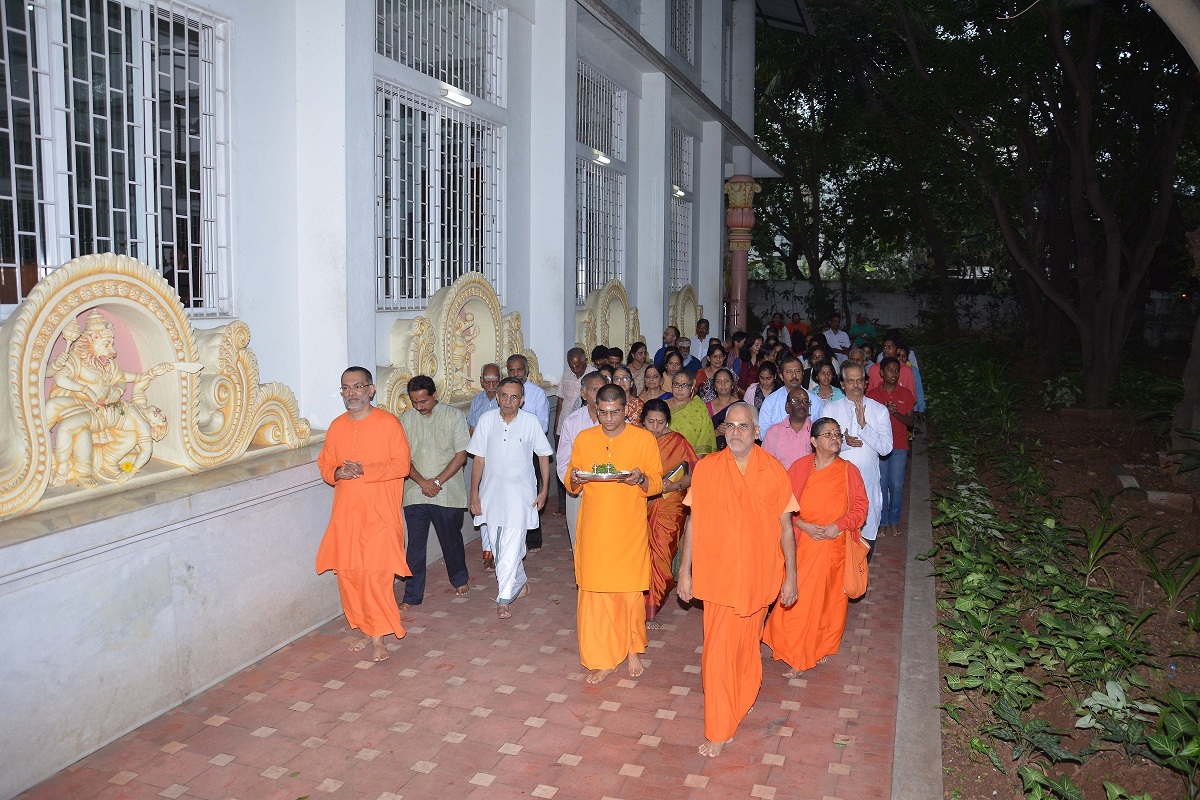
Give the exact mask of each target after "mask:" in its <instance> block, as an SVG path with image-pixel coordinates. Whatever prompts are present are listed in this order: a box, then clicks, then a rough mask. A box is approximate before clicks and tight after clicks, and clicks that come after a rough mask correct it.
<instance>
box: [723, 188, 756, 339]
mask: <svg viewBox="0 0 1200 800" xmlns="http://www.w3.org/2000/svg"><path fill="white" fill-rule="evenodd" d="M761 191H762V187H761V186H759V185H758V184H757V183H755V182H754V178H751V177H750V176H749V175H734V176H733V177H732V178H730V179H729V180H727V181H726V182H725V197H726V199H727V200H728V206H727V207H726V209H725V225H726V227H727V228H728V229H729V259H730V276H729V320H728V322H727V325H728V329H729V330H730V331H736V330H745V329H746V324H747V315H746V310H747V298H748V296H749V292H750V273H749V269H748V266H747V259H748V258H749V256H750V232H751V230H753V228H754V195H755V194H757V193H759V192H761Z"/></svg>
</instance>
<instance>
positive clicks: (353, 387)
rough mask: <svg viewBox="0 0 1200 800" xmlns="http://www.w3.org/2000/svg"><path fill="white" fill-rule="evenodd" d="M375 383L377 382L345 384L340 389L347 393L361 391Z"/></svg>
mask: <svg viewBox="0 0 1200 800" xmlns="http://www.w3.org/2000/svg"><path fill="white" fill-rule="evenodd" d="M374 385H375V384H373V383H352V384H350V385H349V386H343V387H342V388H341V389H340V390H339V391H341V392H342V394H345V393H346V392H361V391H363V390H364V389H366V388H368V387H370V386H374Z"/></svg>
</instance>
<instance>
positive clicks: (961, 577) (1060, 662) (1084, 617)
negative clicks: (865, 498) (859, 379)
mask: <svg viewBox="0 0 1200 800" xmlns="http://www.w3.org/2000/svg"><path fill="white" fill-rule="evenodd" d="M990 352H994V348H993V349H990V350H989V349H988V348H983V349H981V350H974V351H971V350H967V349H964V348H962V347H958V346H955V347H946V348H942V347H927V348H924V349H923V350H922V355H923V364H924V365H927V366H926V367H925V370H924V372H925V374H926V375H928V377H927V378H926V387H927V391H926V396H927V397H928V398H930V405H929V412H928V413H929V415H930V425H931V428H932V429H934V430H936V431H937V435H938V441H937V442H936V452H937V456H938V458H939V459H940V460H941V462H942V463H943V464H944V465H945V466H946V468H947V470H948V471H949V473H950V477H949V480H948V481H947V484H948V485H946V486H945V487H943V488H942V489H940V490H939V491H938V493H937V496H936V497H935V508H936V513H935V519H934V521H933V523H934V525H935V526H936V528H937V529H938V532H939V537H938V544H937V547H936V548H935V549H934V551H933V552H932V553H929V554H926V555H927V557H929V558H932V559H933V561H934V563H935V572H936V574H937V577H938V579H939V592H938V601H937V602H938V607H939V609H941V611H942V621H941V623H940V624H939V630H940V633H941V640H942V647H941V653H942V657H943V659H944V661H945V664H946V669H945V680H946V686H947V688H948V689H949V690H950V691H952V692H955V693H956V701H961V702H966V703H970V704H971V705H973V706H974V707H975V708H976V709H978V710H980V711H983V712H984V714H985V721H984V722H983V723H982V724H981V726H980V729H979V735H978V736H975V737H973V739H972V743H971V750H972V752H974V753H977V754H979V755H983V756H986V757H987V758H988V759H989V761H991V762H992V763H993V764H994V765H995V766H996V767H997V769H1000V770H1001V771H1006V767H1005V765H1006V763H1016V764H1017V766H1018V773H1019V774H1020V776H1021V780H1022V782H1023V785H1024V786H1025V791H1026V796H1027V797H1042V798H1059V800H1062V799H1063V798H1069V797H1076V796H1079V795H1078V789H1077V788H1076V787H1074V785H1073V784H1072V783H1071V782H1070V781H1069V780H1067V779H1053V778H1050V777H1048V775H1047V771H1046V769H1044V768H1043V767H1042V766H1040V765H1046V764H1055V763H1060V762H1081V761H1083V760H1085V759H1086V758H1088V757H1089V756H1090V755H1091V754H1092V753H1093V752H1096V751H1097V750H1098V749H1100V748H1103V747H1105V744H1104V743H1109V744H1108V745H1107V748H1108V749H1112V745H1118V746H1119V747H1121V748H1122V749H1123V750H1124V751H1125V753H1127V754H1128V755H1130V756H1135V755H1138V756H1145V757H1153V752H1152V751H1151V750H1150V748H1149V746H1148V744H1147V736H1146V730H1147V727H1148V726H1149V725H1152V724H1153V716H1152V715H1153V714H1155V713H1156V710H1157V709H1156V708H1155V706H1154V705H1153V704H1151V703H1149V702H1148V701H1147V700H1146V699H1145V698H1144V697H1141V696H1137V697H1134V696H1131V695H1130V691H1131V690H1137V691H1138V692H1142V691H1144V690H1145V688H1146V685H1145V682H1144V681H1142V680H1141V678H1140V677H1139V676H1138V674H1137V670H1138V669H1139V668H1141V667H1143V666H1146V665H1147V658H1148V652H1149V650H1148V646H1147V644H1146V643H1145V642H1144V641H1143V640H1142V639H1141V638H1140V636H1139V635H1138V630H1139V628H1140V627H1141V626H1142V625H1143V624H1144V622H1145V621H1146V619H1147V618H1148V617H1149V616H1150V613H1151V612H1145V613H1142V614H1140V615H1139V614H1138V613H1136V612H1135V611H1134V610H1133V609H1132V608H1130V607H1129V606H1128V605H1127V604H1125V603H1124V602H1122V601H1121V599H1120V598H1119V597H1118V596H1117V595H1116V593H1115V592H1114V591H1113V590H1112V589H1111V588H1110V586H1109V585H1108V583H1110V581H1102V582H1100V584H1099V585H1096V581H1095V580H1093V578H1094V577H1095V576H1096V574H1097V573H1101V574H1107V573H1106V570H1105V562H1106V561H1107V560H1109V559H1111V558H1112V557H1113V556H1114V555H1115V554H1116V553H1117V549H1116V547H1115V543H1116V542H1117V541H1118V539H1120V538H1126V539H1129V540H1131V541H1138V542H1140V543H1142V546H1143V547H1144V548H1146V549H1147V550H1150V551H1153V548H1154V546H1155V544H1154V543H1155V542H1158V541H1159V540H1160V539H1161V537H1159V538H1156V539H1155V540H1154V542H1149V541H1147V540H1148V539H1149V538H1150V536H1151V535H1152V534H1153V532H1154V531H1155V530H1156V529H1155V528H1153V527H1150V528H1145V529H1141V528H1138V529H1136V530H1135V526H1134V525H1132V524H1131V523H1132V522H1133V521H1134V519H1135V518H1136V517H1133V516H1122V515H1120V514H1118V513H1117V510H1116V506H1115V500H1116V498H1117V497H1118V495H1119V493H1118V495H1109V494H1105V493H1103V492H1099V491H1096V492H1093V493H1092V494H1091V495H1090V497H1089V498H1088V499H1089V500H1090V502H1091V505H1092V507H1093V509H1094V511H1095V514H1094V517H1095V519H1096V522H1094V523H1092V524H1083V525H1075V526H1070V527H1068V526H1066V525H1064V524H1063V523H1062V522H1061V521H1060V519H1059V517H1058V515H1057V513H1056V511H1055V508H1057V506H1058V501H1057V500H1056V498H1055V497H1054V490H1053V485H1052V483H1051V481H1050V479H1049V477H1048V476H1047V475H1046V474H1044V473H1043V472H1042V471H1041V470H1040V468H1039V467H1038V465H1037V463H1036V454H1037V448H1036V446H1031V445H1030V444H1029V443H1028V442H1027V441H1026V440H1025V439H1024V437H1023V436H1022V431H1021V420H1020V416H1019V414H1018V413H1017V409H1018V400H1019V397H1020V388H1019V385H1018V384H1017V383H1016V382H1015V381H1014V380H1013V376H1012V374H1011V370H1010V367H1009V365H1007V364H1006V363H1004V362H1001V361H998V360H996V359H994V358H991V357H990V355H989V353H990ZM948 354H952V355H948ZM950 385H952V386H953V391H951V390H950ZM989 485H991V486H995V487H998V488H1003V489H1006V490H1007V496H1006V500H1008V501H1009V503H1010V505H1012V506H1013V507H1014V509H1015V510H1013V511H1012V512H1010V513H1008V514H1001V512H1000V511H999V510H998V509H997V507H996V505H995V504H994V502H993V500H992V495H991V490H990V489H989V488H988V487H989ZM1048 685H1054V686H1058V687H1061V688H1062V689H1063V690H1065V691H1066V692H1067V694H1068V696H1074V697H1076V698H1078V699H1077V700H1076V701H1075V702H1076V705H1077V708H1078V709H1079V713H1080V714H1081V715H1082V716H1083V717H1084V718H1083V720H1081V722H1080V724H1079V725H1078V727H1079V728H1080V729H1082V730H1094V731H1095V732H1096V738H1095V739H1093V741H1092V743H1091V744H1090V745H1089V746H1087V747H1085V748H1083V749H1082V750H1078V751H1076V750H1072V749H1069V748H1067V747H1066V746H1064V744H1063V738H1064V736H1065V735H1066V733H1067V732H1066V731H1063V730H1059V729H1056V728H1054V727H1053V726H1051V725H1050V724H1049V723H1047V722H1046V721H1045V720H1042V719H1038V718H1037V716H1036V714H1035V713H1034V711H1033V709H1034V706H1035V704H1037V703H1038V702H1040V701H1042V700H1043V699H1044V698H1045V689H1046V687H1047V686H1048ZM1099 687H1103V689H1100V688H1099ZM959 708H961V706H959V705H958V704H957V702H952V703H947V704H945V705H944V706H943V709H944V710H945V711H946V713H947V715H948V716H950V717H951V718H952V719H956V720H959V719H962V717H961V716H960V715H959V713H958V710H959ZM1114 791H1116V792H1118V794H1115V795H1114V797H1122V796H1127V794H1126V795H1122V794H1120V792H1124V790H1120V789H1117V788H1114Z"/></svg>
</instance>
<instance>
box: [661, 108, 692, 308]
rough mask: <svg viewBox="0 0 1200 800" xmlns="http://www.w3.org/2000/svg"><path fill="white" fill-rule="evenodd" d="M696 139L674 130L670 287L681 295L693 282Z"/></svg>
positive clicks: (669, 261)
mask: <svg viewBox="0 0 1200 800" xmlns="http://www.w3.org/2000/svg"><path fill="white" fill-rule="evenodd" d="M695 143H696V139H695V137H693V136H690V135H689V134H687V133H686V132H685V131H683V130H682V129H681V128H679V127H677V126H675V125H672V126H671V209H670V221H669V230H668V236H669V240H668V242H667V283H668V285H669V286H668V288H669V289H670V291H673V292H674V291H678V290H679V289H682V288H683V287H684V286H685V285H686V284H688V283H691V280H692V188H693V187H692V169H693V158H692V156H693V151H694V150H695V146H696V145H695Z"/></svg>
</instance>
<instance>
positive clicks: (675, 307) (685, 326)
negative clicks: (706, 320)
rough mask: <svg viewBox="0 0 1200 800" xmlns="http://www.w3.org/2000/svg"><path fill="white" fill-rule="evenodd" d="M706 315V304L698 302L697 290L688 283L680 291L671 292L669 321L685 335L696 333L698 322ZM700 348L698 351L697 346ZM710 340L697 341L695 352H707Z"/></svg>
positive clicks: (668, 312) (668, 304) (668, 309)
mask: <svg viewBox="0 0 1200 800" xmlns="http://www.w3.org/2000/svg"><path fill="white" fill-rule="evenodd" d="M703 316H704V306H702V305H700V304H699V303H697V302H696V290H695V288H693V286H692V285H691V284H690V283H688V284H684V286H683V288H681V289H679V291H676V292H671V297H670V299H669V300H668V302H667V320H668V323H669V324H671V325H674V326H675V327H676V328H678V329H679V332H680V333H682V334H683V335H684V336H695V335H696V322H697V320H699V319H700V318H701V317H703ZM697 347H699V348H700V349H699V350H698V351H697V350H696V348H697ZM707 350H708V342H696V343H694V344H693V346H692V351H693V352H707Z"/></svg>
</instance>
